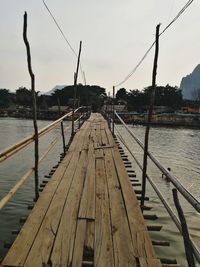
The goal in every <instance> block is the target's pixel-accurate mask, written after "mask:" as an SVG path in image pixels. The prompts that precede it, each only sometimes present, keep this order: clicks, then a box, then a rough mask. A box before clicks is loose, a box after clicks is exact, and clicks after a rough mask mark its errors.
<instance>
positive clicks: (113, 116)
mask: <svg viewBox="0 0 200 267" xmlns="http://www.w3.org/2000/svg"><path fill="white" fill-rule="evenodd" d="M112 109H113V110H112V133H113V135H114V133H115V129H114V127H115V124H114V118H115V113H114V112H115V87H114V86H113V108H112Z"/></svg>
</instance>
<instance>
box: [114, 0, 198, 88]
mask: <svg viewBox="0 0 200 267" xmlns="http://www.w3.org/2000/svg"><path fill="white" fill-rule="evenodd" d="M193 2H194V0H189V1H188V2H187V3H186V4H185V6H184V7H183V8H182V9H181V10H180V11H179V12H178V14H177V15H176V16H175V17H174V18H173V20H172V21H171V22H170V23H169V24H168V25H167V26H166V27H165V28H164V29H163V30H162V32H161V33H160V34H159V36H161V35H162V34H163V33H165V31H166V30H167V29H168V28H169V27H170V26H171V25H172V24H173V23H174V22H175V21H176V20H177V19H178V18H179V17H180V16H181V15H182V14H183V13H184V12H185V10H186V9H187V8H188V7H189V6H190V5H191V4H192V3H193ZM155 43H156V42H155V41H154V42H153V43H152V45H151V46H150V47H149V49H148V50H147V51H146V53H145V54H144V56H143V57H142V58H141V59H140V61H139V62H138V63H137V65H136V66H135V67H134V69H133V70H132V71H131V72H130V73H129V74H128V75H127V76H126V77H125V78H124V79H123V80H122V81H121V82H120V83H118V84H117V85H115V87H118V86H120V85H122V84H124V83H125V82H126V81H127V80H128V79H129V78H130V77H131V76H132V75H133V74H134V73H135V72H136V70H137V69H138V68H139V66H140V65H141V64H142V62H143V61H144V60H145V58H146V57H147V56H148V54H149V53H150V51H151V49H152V48H153V47H154V45H155Z"/></svg>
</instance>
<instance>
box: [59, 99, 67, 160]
mask: <svg viewBox="0 0 200 267" xmlns="http://www.w3.org/2000/svg"><path fill="white" fill-rule="evenodd" d="M57 103H58V113H59V116H60V117H61V110H60V98H59V97H57ZM60 128H61V135H62V141H63V153H64V155H65V132H64V126H63V121H61V123H60Z"/></svg>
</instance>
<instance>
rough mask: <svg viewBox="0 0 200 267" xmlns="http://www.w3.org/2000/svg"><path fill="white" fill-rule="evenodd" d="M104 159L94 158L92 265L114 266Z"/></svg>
mask: <svg viewBox="0 0 200 267" xmlns="http://www.w3.org/2000/svg"><path fill="white" fill-rule="evenodd" d="M105 175H106V174H105V169H104V160H103V159H96V215H95V251H94V266H95V267H102V266H109V267H112V266H115V264H114V254H113V253H114V252H113V242H112V232H111V224H110V214H109V203H108V191H107V186H106V184H105V183H106V180H105Z"/></svg>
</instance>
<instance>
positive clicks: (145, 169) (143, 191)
mask: <svg viewBox="0 0 200 267" xmlns="http://www.w3.org/2000/svg"><path fill="white" fill-rule="evenodd" d="M159 29H160V24H159V25H157V27H156V48H155V57H154V65H153V74H152V92H151V99H150V107H149V113H148V121H147V127H146V132H145V140H144V156H143V171H142V197H141V207H142V206H144V199H145V193H146V173H147V157H148V154H147V153H148V146H149V130H150V123H151V118H152V113H153V106H154V102H155V91H156V74H157V63H158V52H159Z"/></svg>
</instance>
